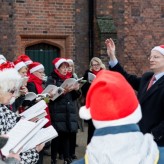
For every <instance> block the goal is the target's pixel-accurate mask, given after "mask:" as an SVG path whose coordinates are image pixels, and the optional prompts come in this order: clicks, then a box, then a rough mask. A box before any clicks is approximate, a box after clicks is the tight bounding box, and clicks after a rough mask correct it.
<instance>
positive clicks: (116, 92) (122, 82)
mask: <svg viewBox="0 0 164 164" xmlns="http://www.w3.org/2000/svg"><path fill="white" fill-rule="evenodd" d="M79 114H80V117H81V118H83V119H90V118H92V121H93V124H94V126H95V127H96V128H102V127H107V126H118V125H125V124H132V123H137V122H138V121H139V120H140V119H141V117H142V114H141V109H140V105H139V102H138V100H137V97H136V95H135V92H134V90H133V89H132V87H131V86H130V85H129V83H128V82H127V81H126V79H125V78H124V77H123V76H122V75H121V74H120V73H117V72H112V71H108V70H102V71H100V72H99V73H98V74H97V76H96V78H95V79H94V81H93V82H92V84H91V86H90V88H89V90H88V93H87V97H86V105H85V106H84V107H81V108H80V111H79Z"/></svg>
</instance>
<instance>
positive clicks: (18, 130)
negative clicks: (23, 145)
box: [1, 120, 36, 156]
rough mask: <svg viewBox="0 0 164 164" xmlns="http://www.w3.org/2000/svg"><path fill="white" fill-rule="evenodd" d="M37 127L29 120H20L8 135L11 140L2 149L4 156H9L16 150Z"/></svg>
mask: <svg viewBox="0 0 164 164" xmlns="http://www.w3.org/2000/svg"><path fill="white" fill-rule="evenodd" d="M35 126H36V123H34V122H30V121H27V120H20V121H19V122H18V123H17V124H16V125H15V126H14V127H13V128H12V129H11V130H10V131H9V132H8V133H7V136H8V137H9V140H8V142H7V144H6V145H5V146H4V147H3V148H2V149H1V151H2V154H3V155H5V156H8V155H9V152H10V150H11V149H12V148H14V147H15V146H16V145H17V144H18V143H19V142H20V141H21V140H22V138H24V137H25V136H27V135H28V133H30V131H31V130H32V129H33V128H34V127H35Z"/></svg>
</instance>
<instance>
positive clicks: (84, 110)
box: [79, 106, 91, 120]
mask: <svg viewBox="0 0 164 164" xmlns="http://www.w3.org/2000/svg"><path fill="white" fill-rule="evenodd" d="M79 116H80V118H82V119H84V120H89V119H91V113H90V109H87V108H86V106H82V107H81V108H80V110H79Z"/></svg>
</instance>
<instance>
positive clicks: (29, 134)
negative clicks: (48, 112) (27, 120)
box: [11, 118, 49, 153]
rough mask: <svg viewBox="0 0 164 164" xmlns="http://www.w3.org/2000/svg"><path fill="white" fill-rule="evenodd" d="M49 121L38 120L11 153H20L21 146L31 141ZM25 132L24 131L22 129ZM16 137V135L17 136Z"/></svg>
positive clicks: (44, 119) (45, 119)
mask: <svg viewBox="0 0 164 164" xmlns="http://www.w3.org/2000/svg"><path fill="white" fill-rule="evenodd" d="M48 121H49V120H48V119H47V118H43V119H40V120H39V121H38V122H37V123H36V126H35V127H34V128H33V129H31V131H30V133H28V134H27V135H26V136H25V137H24V138H23V140H21V141H20V142H19V143H18V144H17V145H16V146H15V147H14V148H13V149H12V150H11V151H12V152H14V153H18V152H19V153H20V152H21V151H20V150H21V149H22V148H23V146H24V145H25V144H26V143H27V142H28V141H30V139H32V137H33V136H34V135H35V134H36V133H37V132H38V131H39V130H40V129H41V128H42V127H43V126H44V125H45V124H46V123H47V122H48ZM22 130H23V129H22ZM24 131H25V129H24ZM17 135H18V134H17Z"/></svg>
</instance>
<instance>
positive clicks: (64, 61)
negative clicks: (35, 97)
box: [55, 59, 69, 69]
mask: <svg viewBox="0 0 164 164" xmlns="http://www.w3.org/2000/svg"><path fill="white" fill-rule="evenodd" d="M62 63H68V61H67V60H66V59H60V60H58V62H56V63H55V68H56V69H58V68H59V66H60V65H61V64H62ZM68 64H69V63H68Z"/></svg>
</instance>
